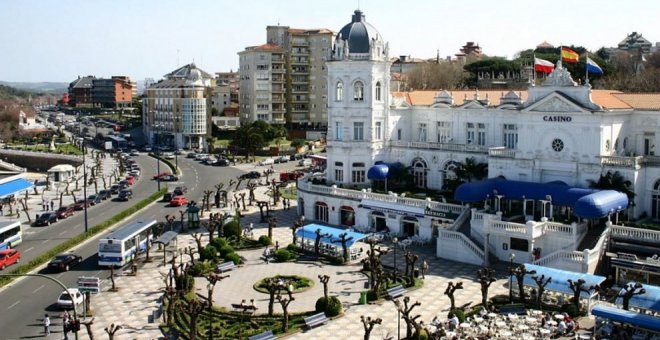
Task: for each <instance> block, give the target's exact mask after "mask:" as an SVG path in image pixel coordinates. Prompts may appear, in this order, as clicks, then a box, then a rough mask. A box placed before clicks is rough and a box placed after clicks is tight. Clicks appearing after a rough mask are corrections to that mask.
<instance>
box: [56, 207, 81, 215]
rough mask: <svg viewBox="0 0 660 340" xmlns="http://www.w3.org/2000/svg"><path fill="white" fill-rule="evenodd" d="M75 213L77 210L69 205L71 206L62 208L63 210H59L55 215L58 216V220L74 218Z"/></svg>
mask: <svg viewBox="0 0 660 340" xmlns="http://www.w3.org/2000/svg"><path fill="white" fill-rule="evenodd" d="M75 211H76V210H75V208H74V207H73V205H69V206H66V207H61V208H59V209H57V211H56V212H55V214H57V218H67V217H70V216H73V213H74V212H75Z"/></svg>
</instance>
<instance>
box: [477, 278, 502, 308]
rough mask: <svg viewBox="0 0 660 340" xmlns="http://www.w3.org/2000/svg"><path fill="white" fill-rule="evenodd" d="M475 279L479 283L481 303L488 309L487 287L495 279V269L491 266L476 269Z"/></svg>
mask: <svg viewBox="0 0 660 340" xmlns="http://www.w3.org/2000/svg"><path fill="white" fill-rule="evenodd" d="M477 280H478V281H479V285H481V305H482V306H483V307H484V308H486V309H488V288H490V285H491V284H492V283H493V282H495V281H497V279H496V278H495V270H494V269H492V268H481V269H479V270H477Z"/></svg>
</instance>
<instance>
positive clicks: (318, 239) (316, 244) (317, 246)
mask: <svg viewBox="0 0 660 340" xmlns="http://www.w3.org/2000/svg"><path fill="white" fill-rule="evenodd" d="M330 236H332V235H331V234H329V233H325V234H323V233H321V229H320V228H319V229H316V238H315V239H314V254H316V256H320V255H321V239H322V238H324V237H330Z"/></svg>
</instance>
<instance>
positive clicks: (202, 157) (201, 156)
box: [195, 153, 209, 161]
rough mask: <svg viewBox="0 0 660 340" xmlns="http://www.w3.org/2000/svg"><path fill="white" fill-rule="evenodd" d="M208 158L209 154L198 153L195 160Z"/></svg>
mask: <svg viewBox="0 0 660 340" xmlns="http://www.w3.org/2000/svg"><path fill="white" fill-rule="evenodd" d="M207 158H209V155H208V154H205V153H198V154H196V155H195V160H196V161H204V160H206V159H207Z"/></svg>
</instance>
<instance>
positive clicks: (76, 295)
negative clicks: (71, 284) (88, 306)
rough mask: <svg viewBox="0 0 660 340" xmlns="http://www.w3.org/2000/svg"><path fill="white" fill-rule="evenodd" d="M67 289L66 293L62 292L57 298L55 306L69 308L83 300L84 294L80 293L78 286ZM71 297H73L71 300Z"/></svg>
mask: <svg viewBox="0 0 660 340" xmlns="http://www.w3.org/2000/svg"><path fill="white" fill-rule="evenodd" d="M67 291H68V292H69V293H68V294H67V292H62V294H60V297H58V298H57V307H59V308H63V309H71V308H74V307H75V306H78V305H80V304H82V303H83V302H84V301H85V294H83V293H81V292H80V291H79V290H78V288H69V289H67ZM71 298H73V301H71ZM72 302H73V303H72Z"/></svg>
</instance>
